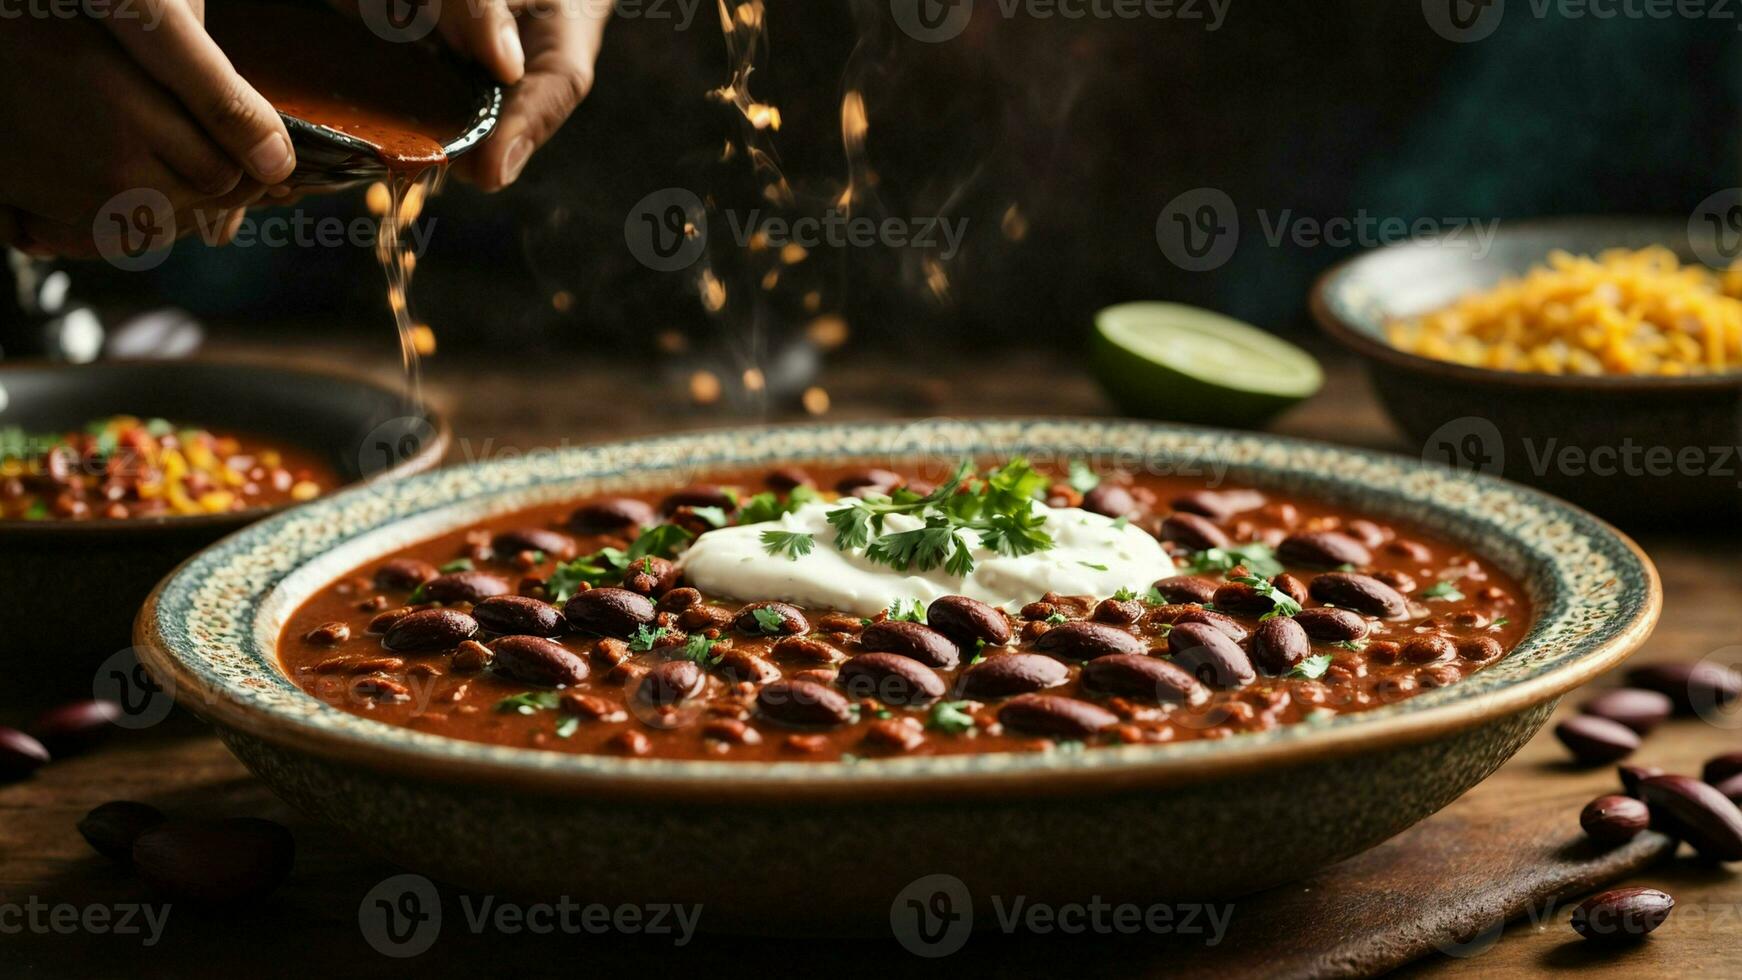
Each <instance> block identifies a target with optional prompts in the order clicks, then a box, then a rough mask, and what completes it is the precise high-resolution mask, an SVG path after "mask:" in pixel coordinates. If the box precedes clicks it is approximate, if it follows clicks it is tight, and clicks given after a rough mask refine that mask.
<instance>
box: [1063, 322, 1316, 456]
mask: <svg viewBox="0 0 1742 980" xmlns="http://www.w3.org/2000/svg"><path fill="white" fill-rule="evenodd" d="M1091 365H1092V367H1093V369H1094V372H1095V377H1096V378H1098V379H1099V380H1100V382H1101V384H1102V386H1103V387H1105V388H1106V389H1107V394H1108V395H1110V396H1111V397H1112V399H1113V400H1114V401H1115V402H1117V403H1118V405H1119V409H1120V410H1121V411H1123V412H1125V413H1127V414H1130V415H1138V416H1142V417H1145V418H1156V419H1169V420H1172V421H1178V422H1203V423H1207V424H1211V425H1228V426H1256V425H1262V424H1263V423H1264V422H1266V421H1268V420H1269V419H1270V418H1271V416H1273V415H1275V414H1276V413H1277V412H1280V411H1282V410H1283V409H1285V408H1287V407H1288V406H1290V405H1293V404H1294V403H1295V402H1298V401H1300V400H1301V399H1303V398H1306V397H1307V396H1309V395H1311V394H1313V393H1314V392H1316V391H1318V390H1319V386H1320V385H1321V384H1323V383H1324V380H1325V378H1324V374H1323V373H1322V372H1321V371H1320V370H1319V364H1318V362H1317V361H1315V360H1313V357H1312V355H1311V354H1308V353H1307V352H1306V351H1304V350H1301V349H1300V348H1299V347H1296V346H1294V345H1293V344H1291V343H1289V342H1287V341H1285V340H1279V339H1278V338H1277V337H1275V336H1274V335H1272V334H1268V333H1265V332H1264V331H1263V330H1260V329H1258V328H1257V327H1254V326H1252V325H1251V324H1248V323H1241V322H1240V321H1239V320H1235V319H1233V318H1232V317H1226V316H1223V315H1221V314H1220V313H1212V312H1210V311H1209V310H1203V309H1199V308H1197V307H1195V306H1184V305H1181V304H1179V303H1123V304H1120V305H1119V306H1109V307H1107V308H1106V309H1104V310H1102V311H1101V312H1100V313H1098V314H1096V315H1095V341H1094V349H1093V351H1092V352H1091Z"/></svg>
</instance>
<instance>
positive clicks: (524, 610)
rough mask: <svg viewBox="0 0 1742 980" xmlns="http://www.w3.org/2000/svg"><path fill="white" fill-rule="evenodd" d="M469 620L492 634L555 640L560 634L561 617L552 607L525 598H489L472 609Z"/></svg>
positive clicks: (502, 596)
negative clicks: (521, 634) (549, 637)
mask: <svg viewBox="0 0 1742 980" xmlns="http://www.w3.org/2000/svg"><path fill="white" fill-rule="evenodd" d="M472 618H473V619H476V620H477V621H478V625H479V626H482V627H484V628H485V629H487V630H489V631H490V632H492V633H506V634H513V633H524V634H526V635H527V636H556V635H558V634H559V633H561V632H562V631H563V617H562V613H560V612H557V610H556V607H555V606H552V605H551V604H550V603H548V602H540V601H539V600H537V599H528V598H527V597H525V596H518V595H498V596H491V597H490V598H488V599H485V600H484V601H483V602H480V603H478V604H477V605H476V606H473V607H472Z"/></svg>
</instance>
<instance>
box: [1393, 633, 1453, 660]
mask: <svg viewBox="0 0 1742 980" xmlns="http://www.w3.org/2000/svg"><path fill="white" fill-rule="evenodd" d="M1402 652H1403V659H1404V660H1407V661H1409V662H1410V663H1412V664H1438V663H1445V662H1446V661H1448V660H1450V659H1452V658H1453V657H1455V656H1457V655H1458V648H1457V647H1456V646H1454V645H1453V643H1452V641H1451V639H1449V638H1448V637H1446V636H1443V635H1441V634H1439V633H1421V634H1418V635H1416V636H1412V637H1410V638H1409V639H1407V640H1404V641H1403V651H1402Z"/></svg>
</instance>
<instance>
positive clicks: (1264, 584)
mask: <svg viewBox="0 0 1742 980" xmlns="http://www.w3.org/2000/svg"><path fill="white" fill-rule="evenodd" d="M1230 581H1234V582H1239V583H1240V584H1241V585H1244V586H1248V587H1249V588H1251V589H1252V591H1254V592H1256V593H1258V594H1259V595H1261V596H1263V597H1264V598H1266V599H1269V600H1270V611H1269V612H1266V613H1265V614H1264V615H1263V616H1260V617H1258V618H1259V621H1260V622H1262V621H1263V620H1266V619H1274V618H1275V617H1277V616H1293V615H1294V614H1295V613H1298V612H1300V603H1298V602H1296V601H1294V597H1293V596H1291V595H1289V594H1288V593H1286V592H1284V591H1282V590H1281V589H1279V588H1277V587H1276V586H1274V585H1272V584H1271V583H1270V581H1269V580H1268V579H1262V578H1259V577H1258V576H1256V575H1236V576H1234V578H1233V579H1231V580H1230Z"/></svg>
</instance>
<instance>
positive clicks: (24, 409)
mask: <svg viewBox="0 0 1742 980" xmlns="http://www.w3.org/2000/svg"><path fill="white" fill-rule="evenodd" d="M114 414H127V415H139V416H147V417H150V416H156V417H161V418H168V419H173V420H177V421H185V422H188V423H190V424H195V425H202V426H210V427H213V428H217V429H231V430H236V431H240V432H248V433H252V434H256V435H261V436H267V437H272V438H276V439H280V440H283V441H284V442H288V443H292V444H294V445H298V446H303V447H306V448H308V449H311V450H315V451H317V452H320V453H322V454H323V455H325V457H326V458H327V459H328V460H329V461H330V462H331V463H332V465H333V466H334V468H335V469H336V470H337V471H338V473H339V476H340V478H341V479H342V480H344V481H345V482H346V484H347V485H352V486H355V485H358V484H364V483H375V482H379V481H384V480H392V479H396V478H398V477H401V476H405V475H408V474H411V473H418V472H422V471H424V470H427V469H430V468H431V467H433V466H435V465H436V464H437V463H438V462H439V461H440V460H441V458H442V455H443V454H444V453H445V452H446V451H447V446H448V441H449V438H450V435H449V432H448V426H447V422H446V421H445V420H444V419H443V418H442V417H441V416H440V415H439V414H438V413H435V412H433V411H431V410H430V409H428V408H427V407H426V408H423V409H421V410H414V409H412V408H411V407H410V406H409V404H408V402H407V400H406V398H405V396H404V394H402V393H401V392H399V391H397V390H395V389H393V388H390V387H386V386H384V385H381V384H379V383H377V382H374V381H371V380H367V379H365V378H362V377H358V376H352V375H348V374H344V373H340V372H331V371H305V370H290V369H287V368H282V367H272V366H267V365H264V364H258V363H250V362H245V361H213V360H201V361H182V362H139V363H105V364H93V365H83V366H74V365H65V364H32V363H16V364H4V365H0V426H10V425H18V426H22V427H24V428H25V429H27V430H31V431H51V432H52V431H62V430H69V429H77V428H80V427H82V426H83V425H84V424H85V423H86V422H87V421H89V420H91V419H93V418H100V417H103V416H107V415H114ZM283 509H285V508H284V507H262V508H257V509H253V510H247V511H239V512H235V513H225V514H200V515H191V516H173V517H155V518H144V519H131V520H101V519H98V520H88V521H54V520H45V521H31V520H21V519H8V520H0V595H4V596H6V597H7V601H5V602H0V636H4V637H6V647H5V648H6V650H7V652H8V656H7V658H6V662H5V664H4V665H3V669H0V678H3V679H0V698H3V699H4V700H5V701H7V702H11V703H20V702H42V701H47V700H53V699H56V698H60V699H65V698H68V697H73V696H79V695H80V693H81V692H89V691H90V690H91V685H92V671H93V670H95V669H96V667H97V665H98V664H99V663H102V662H103V661H104V659H105V658H106V657H109V656H110V655H112V654H115V653H116V652H117V651H120V650H122V649H124V648H126V647H127V646H128V643H129V640H128V635H129V629H130V627H131V624H132V622H133V617H134V615H135V614H136V613H137V612H138V611H139V604H140V603H141V602H142V601H144V599H145V596H146V595H147V594H148V593H150V591H151V588H152V586H154V585H155V584H156V583H157V580H158V579H161V578H162V577H163V576H164V575H165V574H167V573H168V572H169V570H170V569H172V568H174V567H175V566H176V565H177V564H179V563H180V562H181V561H182V560H183V559H185V558H187V557H188V556H189V555H191V554H193V553H194V552H196V551H198V550H200V549H201V548H204V547H205V546H206V545H209V544H211V543H212V542H214V541H216V540H218V539H219V538H221V537H223V536H224V535H226V534H229V533H230V532H232V531H235V530H237V529H239V528H241V527H243V526H244V525H247V524H249V523H252V522H253V521H256V520H259V519H260V518H262V517H265V516H268V515H270V514H274V513H277V512H278V511H280V510H283Z"/></svg>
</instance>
